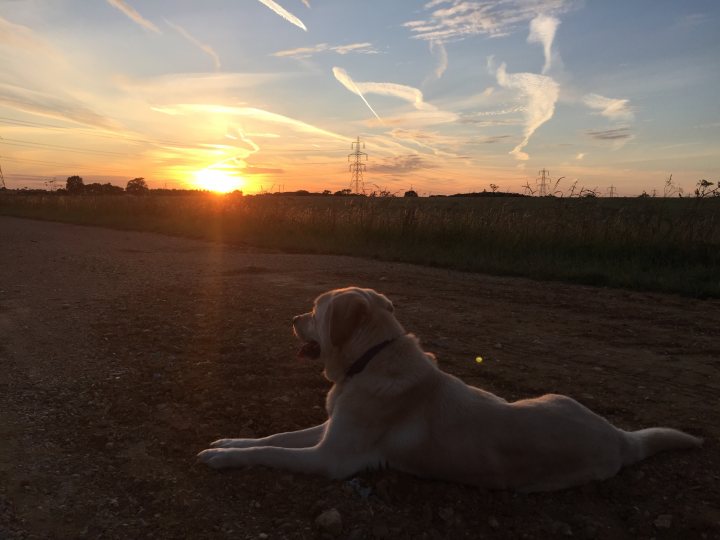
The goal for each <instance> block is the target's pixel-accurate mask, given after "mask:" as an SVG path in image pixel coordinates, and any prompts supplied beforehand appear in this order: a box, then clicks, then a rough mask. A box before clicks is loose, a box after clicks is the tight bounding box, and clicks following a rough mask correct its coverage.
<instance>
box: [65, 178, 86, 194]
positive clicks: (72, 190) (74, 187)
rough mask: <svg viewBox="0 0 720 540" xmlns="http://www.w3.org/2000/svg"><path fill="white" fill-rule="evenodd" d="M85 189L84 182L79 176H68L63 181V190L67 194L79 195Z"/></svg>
mask: <svg viewBox="0 0 720 540" xmlns="http://www.w3.org/2000/svg"><path fill="white" fill-rule="evenodd" d="M84 189H85V183H84V182H83V179H82V178H81V177H79V176H77V175H76V176H70V177H68V179H67V182H66V183H65V190H66V191H67V192H68V195H79V194H80V193H82V192H83V190H84Z"/></svg>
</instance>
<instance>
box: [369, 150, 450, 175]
mask: <svg viewBox="0 0 720 540" xmlns="http://www.w3.org/2000/svg"><path fill="white" fill-rule="evenodd" d="M435 168H437V165H436V164H434V163H432V162H430V161H428V160H427V159H425V158H424V157H423V156H420V155H418V154H411V155H405V156H394V157H389V158H385V159H383V161H382V162H381V163H379V164H377V165H372V166H370V167H369V169H370V170H372V172H373V173H381V174H407V173H410V172H414V171H417V170H419V169H435Z"/></svg>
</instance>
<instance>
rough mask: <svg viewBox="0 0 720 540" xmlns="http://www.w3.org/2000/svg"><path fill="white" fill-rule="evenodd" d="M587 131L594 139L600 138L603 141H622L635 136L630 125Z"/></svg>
mask: <svg viewBox="0 0 720 540" xmlns="http://www.w3.org/2000/svg"><path fill="white" fill-rule="evenodd" d="M586 133H587V134H588V135H589V136H590V137H592V138H593V139H599V140H601V141H622V140H626V139H632V138H633V134H632V132H631V131H630V128H628V127H621V128H615V129H597V130H596V129H589V130H587V131H586Z"/></svg>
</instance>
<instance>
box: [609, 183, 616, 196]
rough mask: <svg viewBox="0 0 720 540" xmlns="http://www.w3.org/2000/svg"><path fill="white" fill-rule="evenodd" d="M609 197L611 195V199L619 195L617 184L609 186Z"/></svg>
mask: <svg viewBox="0 0 720 540" xmlns="http://www.w3.org/2000/svg"><path fill="white" fill-rule="evenodd" d="M608 197H610V198H611V199H612V198H613V197H617V189H616V188H615V186H613V185H611V186H610V187H609V188H608Z"/></svg>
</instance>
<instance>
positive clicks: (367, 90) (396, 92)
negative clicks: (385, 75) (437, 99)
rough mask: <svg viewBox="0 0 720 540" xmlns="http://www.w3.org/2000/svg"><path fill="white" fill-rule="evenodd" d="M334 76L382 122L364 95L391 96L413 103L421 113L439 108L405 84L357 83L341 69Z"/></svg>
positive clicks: (335, 71)
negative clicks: (358, 97)
mask: <svg viewBox="0 0 720 540" xmlns="http://www.w3.org/2000/svg"><path fill="white" fill-rule="evenodd" d="M333 74H334V75H335V78H336V79H337V80H338V81H339V82H340V83H341V84H342V85H343V86H344V87H345V88H347V89H348V90H350V91H351V92H352V93H354V94H357V95H358V96H360V97H361V98H362V99H363V101H365V104H366V105H367V106H368V107H369V108H370V110H371V111H372V112H373V114H374V115H375V117H376V118H377V119H378V120H381V119H380V117H379V116H378V115H377V113H375V111H374V110H373V108H372V107H370V104H369V103H368V102H367V100H366V99H365V97H364V94H378V95H382V96H390V97H394V98H398V99H401V100H403V101H407V102H408V103H411V104H412V105H413V106H414V107H415V108H416V109H418V110H420V111H436V110H437V107H435V106H434V105H431V104H430V103H427V102H425V100H424V99H423V93H422V92H421V91H420V90H418V89H417V88H414V87H412V86H407V85H404V84H396V83H387V82H356V81H354V80H353V79H352V78H351V77H350V75H348V73H347V72H346V71H345V70H344V69H342V68H339V67H334V68H333Z"/></svg>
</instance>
